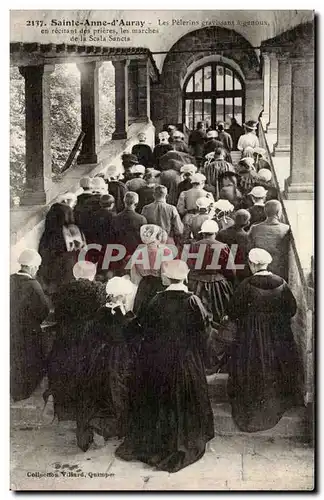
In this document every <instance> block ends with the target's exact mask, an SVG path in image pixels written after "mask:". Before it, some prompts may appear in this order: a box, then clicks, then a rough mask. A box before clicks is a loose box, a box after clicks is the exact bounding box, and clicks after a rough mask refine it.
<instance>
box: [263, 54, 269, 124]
mask: <svg viewBox="0 0 324 500" xmlns="http://www.w3.org/2000/svg"><path fill="white" fill-rule="evenodd" d="M262 57H263V69H262V80H263V109H264V111H263V115H262V118H263V120H264V123H265V124H267V123H268V122H269V116H270V114H269V105H270V59H269V55H268V54H266V53H264V54H262Z"/></svg>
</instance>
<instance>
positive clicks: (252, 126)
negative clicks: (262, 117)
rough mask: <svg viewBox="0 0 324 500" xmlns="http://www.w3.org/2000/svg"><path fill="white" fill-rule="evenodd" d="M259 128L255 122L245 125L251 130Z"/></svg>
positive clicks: (248, 122)
mask: <svg viewBox="0 0 324 500" xmlns="http://www.w3.org/2000/svg"><path fill="white" fill-rule="evenodd" d="M257 126H258V122H255V121H254V120H249V121H247V122H245V123H244V127H246V128H249V129H251V130H256V128H257Z"/></svg>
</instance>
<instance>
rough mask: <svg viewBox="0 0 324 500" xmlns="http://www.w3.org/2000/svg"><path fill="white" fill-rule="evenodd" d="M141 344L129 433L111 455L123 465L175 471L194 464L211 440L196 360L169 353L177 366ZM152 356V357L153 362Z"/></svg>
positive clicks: (201, 368)
mask: <svg viewBox="0 0 324 500" xmlns="http://www.w3.org/2000/svg"><path fill="white" fill-rule="evenodd" d="M150 350H151V348H150V346H149V345H147V346H146V345H145V344H143V346H142V349H141V353H140V358H139V360H138V363H137V370H136V379H135V382H136V386H135V387H134V389H133V392H132V395H133V399H132V404H131V408H130V420H129V428H128V432H127V436H126V439H125V441H124V442H123V443H122V444H121V445H120V446H119V448H118V449H117V450H116V455H117V456H118V457H120V458H122V459H123V460H128V461H129V460H140V461H142V462H145V463H147V464H149V465H151V466H153V467H156V468H157V469H159V470H164V471H168V472H177V471H179V470H180V469H183V468H184V467H187V466H188V465H190V464H192V463H194V462H196V461H197V460H199V459H200V458H201V457H202V456H203V455H204V453H205V447H206V443H207V442H208V441H209V440H210V439H212V438H213V437H214V425H213V413H212V409H211V405H210V401H209V397H208V388H207V382H206V377H205V372H204V366H203V363H202V360H201V358H200V356H199V355H198V354H196V353H193V352H192V351H188V352H187V353H186V354H185V356H183V355H181V354H180V355H179V353H178V352H177V353H174V352H173V356H174V358H178V361H177V362H175V363H174V362H172V363H170V359H169V358H168V360H167V359H165V363H163V365H164V367H163V366H162V364H161V359H162V358H161V355H162V357H163V353H161V352H160V351H159V353H154V352H153V351H152V352H150ZM156 356H157V358H156Z"/></svg>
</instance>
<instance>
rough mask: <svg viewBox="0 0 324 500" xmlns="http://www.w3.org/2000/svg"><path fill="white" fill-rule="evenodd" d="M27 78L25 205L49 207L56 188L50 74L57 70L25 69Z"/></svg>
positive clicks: (32, 67) (22, 199) (22, 201)
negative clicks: (53, 186) (48, 204)
mask: <svg viewBox="0 0 324 500" xmlns="http://www.w3.org/2000/svg"><path fill="white" fill-rule="evenodd" d="M19 71H20V73H21V74H22V75H23V77H24V78H25V120H26V187H25V193H24V195H23V196H22V197H21V200H20V203H21V205H45V204H46V203H47V202H48V201H49V198H50V188H51V185H52V156H51V123H50V110H51V103H50V74H51V73H52V72H53V71H54V66H48V65H45V66H23V67H20V68H19Z"/></svg>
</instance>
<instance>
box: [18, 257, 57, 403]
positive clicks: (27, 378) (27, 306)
mask: <svg viewBox="0 0 324 500" xmlns="http://www.w3.org/2000/svg"><path fill="white" fill-rule="evenodd" d="M41 261H42V259H41V256H40V255H39V253H38V252H36V250H30V249H26V250H24V251H23V252H22V253H21V255H20V256H19V259H18V262H19V264H20V266H21V267H20V270H19V271H18V272H17V273H16V274H13V275H11V277H10V394H11V397H12V398H13V400H14V401H20V400H22V399H27V398H29V397H30V396H31V394H32V393H33V392H34V390H35V389H36V387H37V386H38V384H39V383H40V382H41V380H42V378H43V376H44V374H45V356H44V349H43V345H42V337H41V328H40V325H41V323H42V322H43V321H44V319H45V318H46V317H47V316H48V314H49V304H48V301H47V299H46V297H45V295H44V292H43V290H42V287H41V285H40V284H39V282H38V281H37V280H36V279H35V276H36V273H37V271H38V268H39V266H40V264H41Z"/></svg>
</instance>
